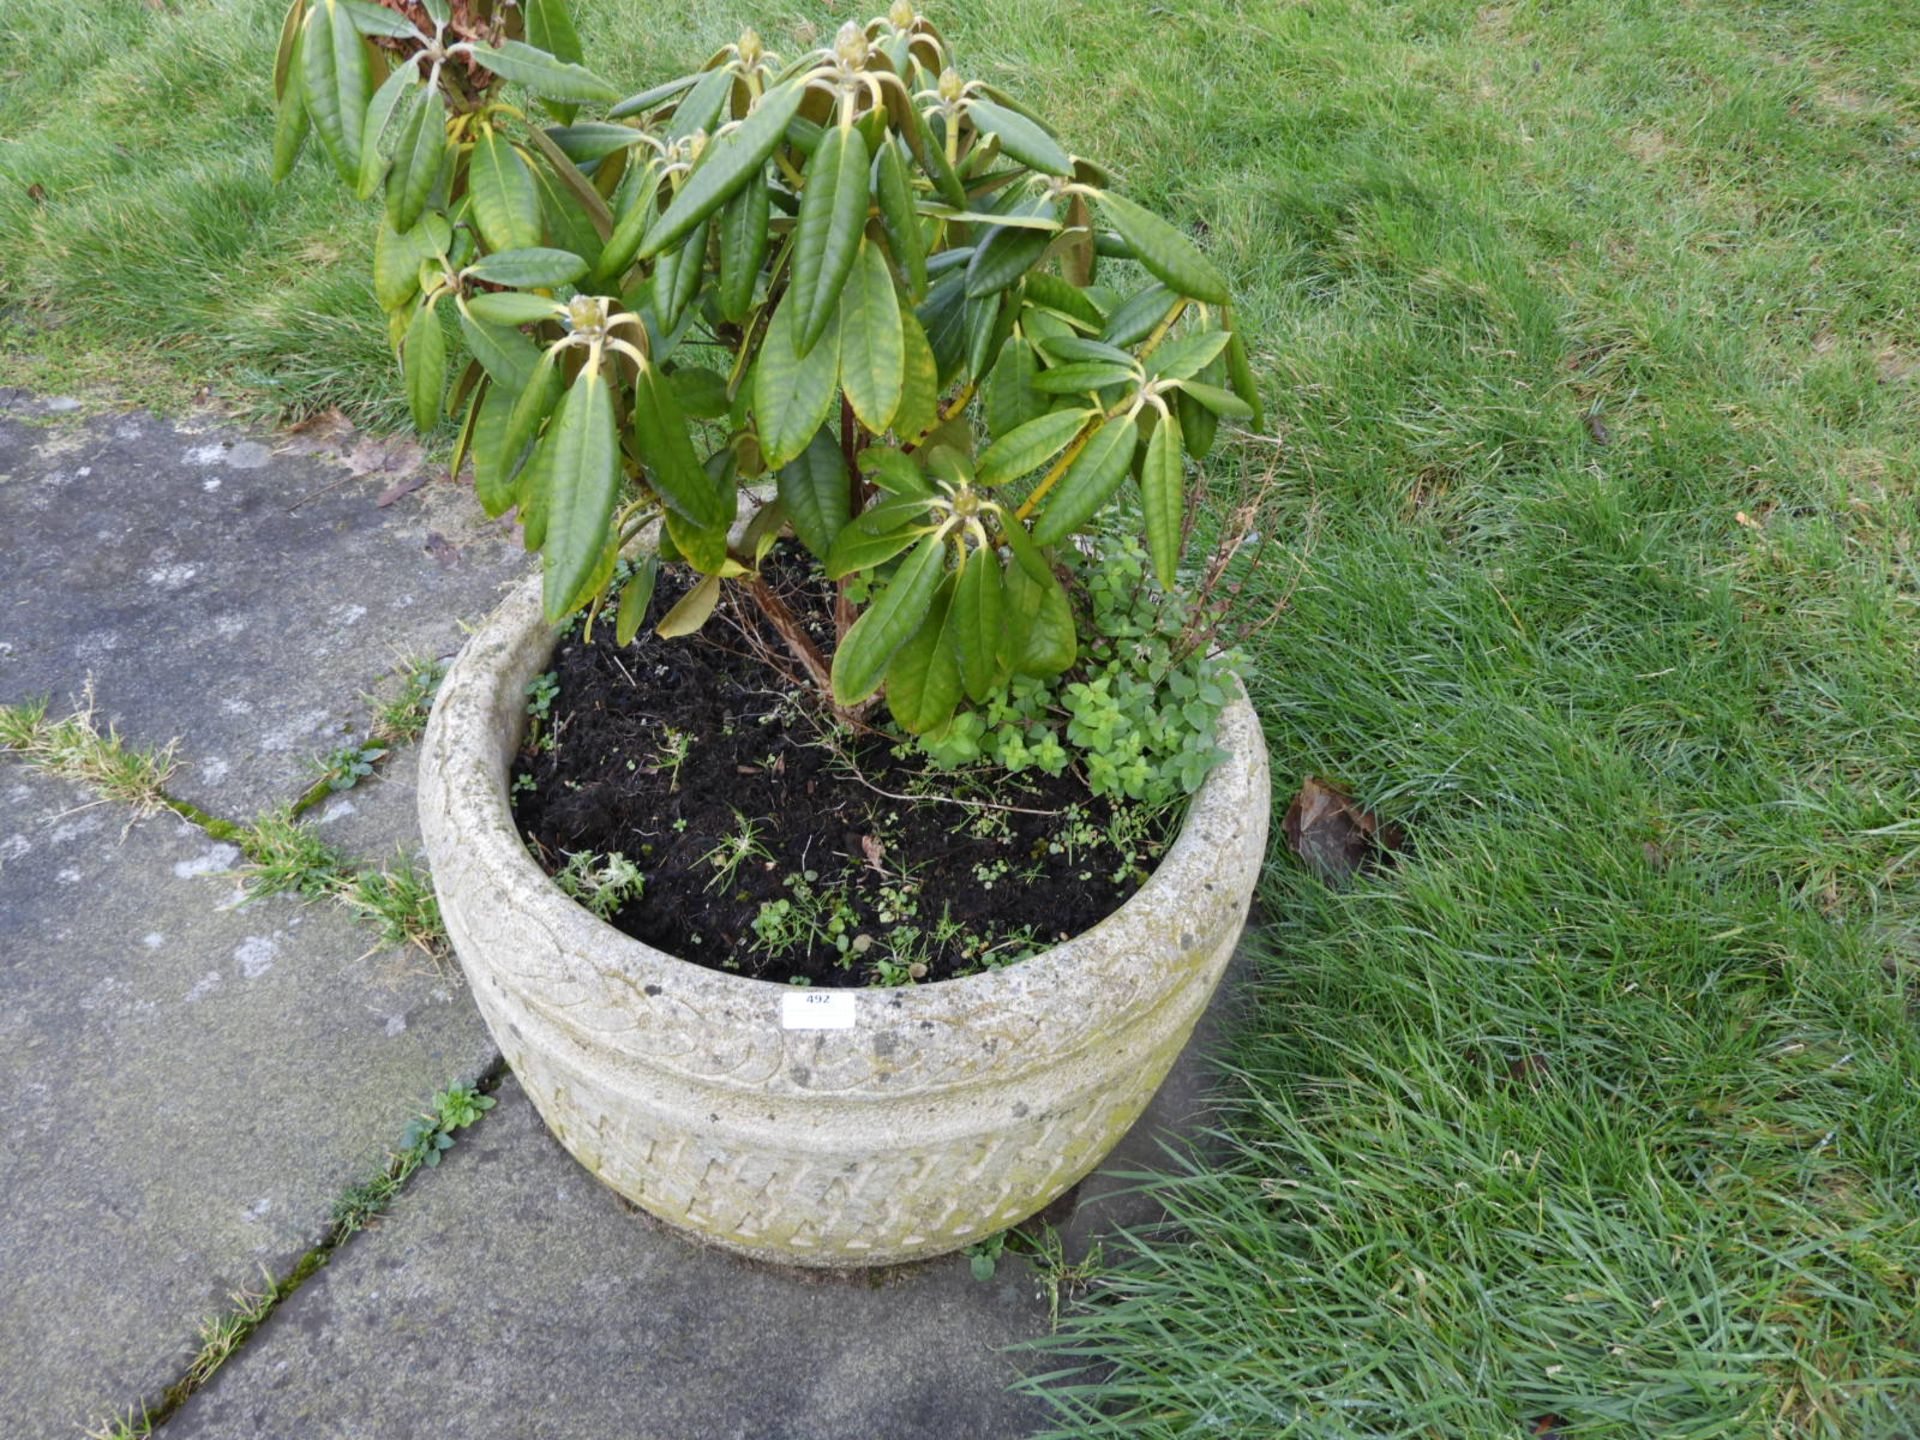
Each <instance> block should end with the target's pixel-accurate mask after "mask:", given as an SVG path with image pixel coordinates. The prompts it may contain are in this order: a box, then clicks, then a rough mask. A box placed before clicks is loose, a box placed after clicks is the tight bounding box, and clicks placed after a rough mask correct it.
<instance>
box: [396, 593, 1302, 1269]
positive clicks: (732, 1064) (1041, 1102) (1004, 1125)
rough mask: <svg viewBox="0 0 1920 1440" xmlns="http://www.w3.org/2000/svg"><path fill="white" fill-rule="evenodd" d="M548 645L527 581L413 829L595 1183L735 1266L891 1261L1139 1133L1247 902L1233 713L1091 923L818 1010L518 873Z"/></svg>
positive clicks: (936, 1242) (527, 861)
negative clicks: (529, 711) (801, 1008)
mask: <svg viewBox="0 0 1920 1440" xmlns="http://www.w3.org/2000/svg"><path fill="white" fill-rule="evenodd" d="M552 649H553V633H552V631H551V630H550V629H549V628H548V626H547V625H546V623H545V621H544V620H543V618H542V615H541V610H540V584H539V577H538V576H537V575H536V576H534V577H533V578H532V579H530V580H529V581H527V582H526V583H525V584H524V585H522V586H521V587H520V588H519V589H517V590H515V591H514V592H513V593H512V595H510V596H509V598H508V599H507V600H506V602H505V603H504V604H502V605H501V606H500V608H499V609H498V610H497V611H495V612H494V614H493V616H492V617H491V618H490V619H489V620H488V621H487V623H486V624H485V625H484V626H483V627H482V628H481V629H480V630H479V631H478V632H477V633H476V634H475V635H474V636H473V637H472V639H471V640H469V641H468V643H467V646H466V648H465V649H464V650H463V651H462V652H461V655H460V658H459V660H458V661H457V662H456V663H455V664H454V666H453V669H452V671H451V673H449V675H448V676H447V679H446V683H445V684H444V685H443V686H442V687H441V690H440V697H439V700H438V701H437V702H436V703H435V705H434V707H433V717H432V720H431V721H430V722H429V724H428V726H427V733H426V738H425V741H424V742H423V746H422V750H421V758H420V824H421V828H422V830H423V831H424V833H425V837H426V844H427V853H428V856H429V858H430V860H431V862H432V865H433V883H434V889H435V891H436V892H437V893H438V895H439V899H440V909H441V913H442V915H443V916H444V917H445V919H446V924H447V929H448V931H449V932H450V933H451V935H452V937H453V942H454V948H455V950H456V951H457V952H458V954H459V957H460V963H461V965H462V967H463V968H464V969H465V971H466V974H467V979H468V982H469V983H470V985H471V987H472V990H473V995H474V999H475V1000H476V1001H478V1002H479V1006H480V1010H481V1013H482V1014H483V1015H484V1016H485V1017H486V1021H487V1024H488V1026H489V1027H490V1028H491V1029H492V1031H493V1034H494V1038H495V1039H496V1040H498V1041H499V1044H500V1048H501V1050H502V1052H504V1054H505V1055H506V1058H507V1061H508V1063H509V1064H511V1065H512V1066H513V1069H514V1072H515V1073H516V1074H517V1075H518V1076H519V1078H520V1082H521V1084H522V1085H524V1086H525V1087H526V1090H527V1093H528V1094H529V1095H530V1096H532V1097H533V1101H534V1103H535V1104H536V1105H537V1106H538V1107H539V1109H540V1113H541V1114H542V1115H543V1116H544V1117H545V1119H546V1122H547V1124H548V1126H549V1127H550V1128H551V1129H552V1130H553V1133H554V1134H555V1135H556V1136H558V1137H559V1139H560V1141H561V1143H563V1144H564V1145H565V1146H566V1147H567V1149H568V1150H570V1151H572V1152H573V1155H574V1157H575V1158H576V1159H578V1160H579V1161H580V1163H581V1164H582V1165H585V1166H586V1167H587V1168H588V1169H589V1170H591V1171H593V1172H594V1173H595V1174H596V1175H598V1176H599V1177H600V1178H601V1179H602V1180H604V1181H606V1183H607V1184H609V1185H611V1186H612V1187H613V1188H614V1189H615V1190H618V1191H619V1192H620V1193H621V1194H622V1195H624V1196H626V1197H627V1198H628V1199H629V1200H631V1201H633V1202H634V1203H635V1204H636V1205H639V1206H641V1207H642V1208H643V1209H646V1210H648V1211H650V1212H651V1213H653V1214H654V1215H657V1216H659V1217H660V1218H661V1219H663V1220H665V1221H667V1222H669V1223H670V1224H673V1225H676V1226H679V1227H682V1228H683V1229H686V1230H689V1231H692V1232H694V1233H695V1234H697V1235H699V1236H700V1237H701V1238H703V1239H706V1240H709V1241H712V1242H714V1243H715V1244H718V1245H722V1246H725V1247H726V1248H728V1249H731V1250H736V1251H739V1252H741V1253H743V1254H747V1255H752V1256H756V1257H759V1258H761V1259H767V1260H776V1261H780V1262H783V1263H786V1264H792V1265H814V1266H854V1265H879V1264H888V1263H894V1262H898V1261H904V1260H915V1259H921V1258H924V1257H926V1256H929V1255H937V1254H939V1253H941V1252H942V1251H946V1250H953V1249H957V1248H959V1247H961V1246H965V1245H968V1244H970V1243H972V1242H973V1241H975V1240H978V1239H980V1238H981V1237H982V1236H985V1235H989V1234H992V1233H993V1232H994V1231H997V1230H1001V1229H1004V1228H1005V1227H1007V1226H1009V1225H1012V1224H1014V1223H1016V1222H1017V1221H1019V1220H1022V1219H1024V1218H1025V1217H1026V1216H1028V1215H1031V1214H1032V1213H1033V1212H1034V1211H1036V1210H1038V1209H1040V1208H1041V1207H1042V1206H1044V1205H1046V1204H1047V1203H1048V1202H1049V1201H1050V1200H1052V1199H1054V1198H1055V1197H1056V1196H1058V1195H1059V1194H1060V1193H1061V1192H1062V1191H1064V1190H1066V1189H1067V1188H1068V1187H1069V1186H1070V1185H1072V1184H1073V1183H1074V1182H1075V1181H1077V1180H1078V1179H1080V1177H1081V1176H1083V1175H1085V1174H1086V1173H1087V1171H1089V1170H1090V1169H1092V1168H1093V1166H1094V1165H1095V1164H1097V1163H1098V1162H1099V1160H1100V1158H1101V1157H1102V1156H1103V1155H1105V1154H1106V1152H1107V1151H1108V1150H1109V1149H1110V1148H1111V1147H1112V1146H1113V1145H1114V1143H1115V1142H1116V1141H1118V1140H1119V1139H1120V1137H1121V1136H1122V1135H1124V1134H1125V1133H1126V1131H1127V1129H1128V1127H1129V1126H1131V1125H1132V1124H1133V1122H1134V1120H1135V1119H1136V1118H1137V1117H1138V1116H1139V1114H1140V1112H1141V1110H1142V1109H1144V1108H1145V1106H1146V1104H1147V1102H1148V1100H1150V1099H1151V1098H1152V1097H1153V1093H1154V1091H1155V1090H1157V1089H1158V1088H1159V1086H1160V1082H1161V1080H1162V1079H1164V1078H1165V1076H1166V1073H1167V1070H1168V1069H1169V1067H1171V1065H1172V1064H1173V1061H1174V1058H1175V1056H1177V1055H1178V1054H1179V1052H1180V1050H1181V1048H1182V1046H1184V1045H1185V1044H1186V1041H1187V1036H1188V1034H1189V1033H1190V1032H1191V1030H1192V1029H1193V1025H1194V1022H1195V1020H1197V1019H1198V1018H1199V1016H1200V1013H1201V1011H1202V1010H1203V1009H1204V1008H1205V1007H1206V1004H1207V1001H1208V999H1209V997H1210V996H1211V995H1212V993H1213V989H1214V986H1215V985H1216V984H1217V983H1218V982H1219V979H1220V975H1221V972H1222V970H1223V969H1224V968H1225V966H1226V963H1227V960H1228V958H1229V957H1230V956H1231V954H1232V952H1233V948H1234V945H1235V943H1236V941H1237V940H1238V939H1239V936H1240V932H1241V929H1242V927H1243V925H1244V924H1245V921H1246V915H1247V907H1248V904H1249V903H1250V901H1251V899H1252V895H1253V887H1254V881H1255V877H1256V876H1257V875H1258V873H1259V868H1260V864H1261V859H1262V856H1263V853H1264V850H1265V846H1266V837H1267V810H1268V800H1269V796H1268V783H1267V754H1266V745H1265V743H1264V741H1263V739H1262V737H1261V734H1260V723H1259V721H1258V720H1257V719H1256V718H1255V716H1254V713H1253V708H1252V706H1250V705H1249V704H1248V703H1247V702H1246V700H1245V699H1244V698H1242V699H1240V700H1238V701H1236V702H1235V703H1234V704H1233V705H1231V706H1230V707H1229V708H1228V710H1227V711H1226V713H1225V714H1224V715H1223V716H1222V718H1221V722H1220V743H1221V744H1222V745H1223V746H1224V747H1225V748H1226V749H1227V751H1228V753H1229V756H1230V758H1229V759H1228V760H1227V761H1226V762H1225V763H1223V764H1222V765H1221V766H1220V767H1219V768H1218V769H1217V770H1215V772H1214V773H1213V775H1212V776H1211V777H1210V778H1209V779H1208V780H1207V782H1206V784H1205V785H1204V786H1203V787H1202V789H1201V791H1200V793H1199V794H1198V795H1197V796H1196V797H1195V798H1194V802H1193V805H1192V807H1191V810H1190V812H1189V815H1188V818H1187V822H1186V825H1185V827H1184V828H1183V829H1182V830H1181V833H1180V835H1179V838H1178V839H1177V840H1176V841H1175V843H1174V845H1173V847H1172V848H1171V849H1170V850H1169V852H1168V854H1167V856H1166V858H1165V859H1164V860H1163V861H1162V862H1161V864H1160V867H1159V869H1158V870H1157V871H1156V872H1155V874H1154V876H1153V878H1152V879H1151V880H1150V881H1148V883H1147V884H1146V885H1145V886H1143V887H1142V888H1141V890H1140V892H1139V893H1138V894H1137V895H1135V896H1134V897H1133V899H1131V900H1129V901H1128V902H1127V903H1126V904H1125V905H1124V906H1122V907H1121V908H1120V909H1119V910H1118V911H1117V912H1115V913H1114V914H1113V915H1111V916H1109V917H1108V918H1107V919H1106V920H1104V921H1102V922H1101V923H1100V924H1099V925H1097V926H1095V927H1094V928H1093V929H1092V930H1089V931H1088V932H1086V933H1085V934H1083V935H1079V936H1076V937H1075V938H1074V939H1072V940H1069V941H1066V942H1065V943H1063V944H1061V945H1059V946H1057V947H1055V948H1054V949H1052V950H1049V951H1047V952H1046V953H1045V954H1042V955H1038V956H1035V957H1034V958H1033V959H1030V960H1026V961H1023V962H1021V963H1020V964H1018V965H1014V966H1011V967H1009V968H1008V969H1005V970H1001V971H996V972H993V973H990V974H984V975H975V976H970V977H968V978H966V979H963V980H950V981H943V982H941V983H938V984H932V985H922V986H914V987H908V988H903V989H889V990H861V991H837V992H807V991H796V990H794V989H793V988H791V987H788V986H783V985H776V984H773V983H770V982H768V981H763V980H747V979H742V978H740V977H738V976H733V975H728V974H725V973H723V972H720V971H715V970H708V969H705V968H703V967H701V966H698V965H691V964H688V963H687V962H685V961H683V960H677V959H675V958H674V957H673V956H671V955H667V954H664V953H662V952H661V951H658V950H655V949H653V948H652V947H650V946H647V945H643V944H641V943H639V942H638V941H636V940H633V939H631V938H629V937H628V936H626V935H623V934H621V933H620V932H619V931H617V930H615V929H614V928H613V927H612V926H610V925H606V924H603V923H602V922H601V921H599V920H596V919H595V918H594V917H593V916H592V915H590V914H588V913H587V912H586V911H585V910H583V909H581V908H580V907H579V906H578V905H576V904H575V903H574V902H573V901H572V900H570V899H568V898H567V897H566V896H565V895H563V894H562V893H561V892H560V891H559V890H558V889H557V888H556V887H555V886H554V885H553V883H552V881H550V880H549V879H548V878H547V876H546V874H545V873H544V872H543V871H542V870H541V869H540V867H539V866H538V865H537V864H536V863H535V862H534V861H533V859H532V858H531V857H530V856H529V855H528V854H527V851H526V848H525V846H524V844H523V843H522V841H521V838H520V834H519V832H518V830H517V829H516V827H515V825H514V822H513V816H512V813H511V812H510V810H509V808H508V804H507V780H508V772H509V769H510V767H511V765H512V761H513V757H514V754H515V751H516V749H517V747H518V744H519V739H520V736H521V734H522V733H523V727H524V725H525V723H526V687H527V684H528V682H529V681H530V680H531V679H532V678H533V677H534V676H535V675H537V674H539V673H540V672H541V671H542V670H543V669H545V668H546V665H547V661H548V658H549V656H550V655H551V653H552ZM808 995H811V996H813V997H814V998H813V1000H812V1001H811V1003H812V1004H813V1005H816V1006H820V1007H821V1008H823V1009H828V1010H831V1009H833V1008H835V1007H838V1009H839V1010H840V1011H842V1012H849V1011H850V1012H851V1024H849V1025H847V1026H846V1027H845V1028H789V1024H790V1023H791V1022H793V1021H796V1020H799V1021H804V1022H806V1023H808V1024H813V1023H817V1022H816V1021H815V1020H814V1017H811V1016H795V1015H792V1014H790V1013H789V1012H790V1011H791V1010H793V1009H794V1008H795V1006H796V1005H797V1004H799V1003H800V997H803V996H808ZM828 995H832V996H834V997H837V998H835V999H833V1000H831V1001H828V1000H825V998H824V997H826V996H828ZM827 1018H829V1019H835V1020H841V1019H846V1018H848V1017H847V1015H846V1014H845V1013H841V1014H838V1015H829V1016H828V1017H827Z"/></svg>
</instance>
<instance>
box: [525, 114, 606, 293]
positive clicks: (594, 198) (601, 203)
mask: <svg viewBox="0 0 1920 1440" xmlns="http://www.w3.org/2000/svg"><path fill="white" fill-rule="evenodd" d="M529 135H530V136H531V138H532V140H533V148H534V149H536V150H538V151H539V152H540V158H541V159H543V160H545V161H546V162H547V163H546V165H545V166H544V167H541V168H538V169H536V170H535V171H534V183H535V184H536V185H541V186H542V188H543V189H545V188H548V187H557V189H558V190H560V191H561V192H564V194H565V195H566V197H567V199H568V200H570V201H571V202H572V204H571V206H570V208H571V209H574V210H576V211H578V212H579V214H580V215H581V216H582V217H583V218H584V219H585V221H586V223H587V225H588V226H589V227H590V228H591V230H592V231H593V247H594V248H593V250H592V252H591V253H590V252H589V251H588V250H586V249H584V248H582V247H580V246H577V245H568V246H567V247H566V248H567V249H569V250H576V251H578V252H579V253H580V254H582V255H587V256H588V258H589V259H591V260H594V261H596V262H597V261H598V260H599V258H600V256H599V246H600V245H602V244H604V243H605V241H606V238H607V237H608V236H609V235H611V234H612V233H613V212H612V211H611V210H609V209H608V208H607V202H606V198H605V197H604V196H602V195H601V193H600V192H599V191H598V190H597V189H595V188H594V184H593V181H592V180H590V179H588V178H587V176H586V175H585V174H584V173H583V172H582V171H581V169H580V167H579V166H578V165H576V164H574V163H573V161H572V160H570V159H568V158H567V152H566V151H564V150H562V149H561V148H560V146H559V144H558V143H557V142H556V141H555V140H554V138H553V136H551V135H549V134H548V133H547V132H546V131H545V130H541V129H537V128H536V129H534V130H531V131H530V132H529Z"/></svg>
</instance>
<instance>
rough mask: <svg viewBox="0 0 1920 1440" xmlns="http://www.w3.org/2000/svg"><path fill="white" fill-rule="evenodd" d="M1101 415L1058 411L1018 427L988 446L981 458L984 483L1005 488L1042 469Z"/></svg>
mask: <svg viewBox="0 0 1920 1440" xmlns="http://www.w3.org/2000/svg"><path fill="white" fill-rule="evenodd" d="M1097 413H1099V412H1097V411H1094V410H1082V409H1068V410H1055V411H1053V412H1051V413H1050V414H1046V415H1042V416H1041V417H1040V418H1039V419H1037V420H1029V421H1028V422H1027V423H1026V424H1024V425H1020V426H1016V427H1015V428H1014V429H1012V430H1009V431H1008V432H1007V433H1006V434H1005V435H1002V436H1001V437H1000V438H999V439H998V440H995V441H994V442H993V444H991V445H989V446H988V447H987V450H986V453H985V454H984V455H982V456H981V457H980V483H981V484H982V485H1002V484H1005V483H1006V482H1007V481H1009V480H1014V479H1018V478H1019V477H1020V476H1022V475H1025V474H1026V473H1027V472H1028V471H1029V470H1035V469H1038V468H1039V467H1040V466H1042V465H1044V464H1046V463H1047V462H1048V461H1049V460H1051V459H1053V457H1054V456H1056V455H1058V454H1059V453H1060V452H1061V451H1062V450H1064V449H1066V448H1067V446H1068V445H1069V444H1070V443H1071V442H1072V440H1073V437H1074V436H1076V435H1078V434H1079V433H1080V430H1081V427H1082V426H1084V425H1085V424H1086V423H1087V421H1088V420H1089V419H1090V418H1091V417H1092V416H1094V415H1095V414H1097Z"/></svg>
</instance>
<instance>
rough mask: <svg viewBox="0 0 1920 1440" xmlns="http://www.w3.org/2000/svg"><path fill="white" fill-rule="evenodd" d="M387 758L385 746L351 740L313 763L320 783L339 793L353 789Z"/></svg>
mask: <svg viewBox="0 0 1920 1440" xmlns="http://www.w3.org/2000/svg"><path fill="white" fill-rule="evenodd" d="M386 758H387V751H386V747H385V746H382V745H360V744H355V743H353V742H351V741H349V742H348V743H347V744H345V745H342V746H341V747H340V748H339V749H337V750H332V751H329V752H328V753H327V754H325V755H322V756H320V757H319V758H318V759H316V760H314V761H312V762H311V763H312V765H313V767H314V768H315V769H316V770H318V771H319V772H320V783H322V784H324V785H325V786H326V788H327V789H328V790H329V791H332V792H334V793H336V794H337V793H338V792H339V791H342V790H351V789H353V787H354V786H356V785H358V784H359V783H360V782H361V781H362V780H365V779H366V778H367V777H368V776H369V775H371V774H373V767H374V766H375V765H378V764H379V763H380V762H381V761H382V760H384V759H386Z"/></svg>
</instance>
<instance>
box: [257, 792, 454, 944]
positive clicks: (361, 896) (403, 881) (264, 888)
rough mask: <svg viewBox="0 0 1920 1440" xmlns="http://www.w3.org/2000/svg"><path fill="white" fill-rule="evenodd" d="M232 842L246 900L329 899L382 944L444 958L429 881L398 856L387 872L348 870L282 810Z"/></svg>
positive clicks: (443, 935)
mask: <svg viewBox="0 0 1920 1440" xmlns="http://www.w3.org/2000/svg"><path fill="white" fill-rule="evenodd" d="M234 839H235V843H237V844H238V845H239V846H240V849H241V852H242V853H243V854H244V855H245V856H246V861H245V863H244V864H242V865H241V866H240V867H239V868H238V871H237V873H238V874H239V876H240V878H241V882H242V883H243V884H244V885H245V886H246V889H247V893H248V894H249V895H250V896H253V897H255V898H264V897H266V896H268V895H289V894H290V895H299V896H301V897H302V898H303V899H307V900H322V899H327V898H329V897H331V898H332V899H335V900H338V901H339V902H340V903H341V904H342V905H344V906H346V907H347V909H349V910H351V911H352V912H353V913H354V915H355V916H356V917H358V918H359V919H362V920H365V921H368V922H369V923H371V924H372V925H373V926H374V928H375V930H376V932H377V933H378V934H379V937H380V942H381V943H382V944H383V945H411V946H413V947H414V948H415V949H417V950H420V951H422V952H423V953H425V954H427V955H429V956H433V957H436V958H437V957H438V956H440V955H443V954H445V953H446V948H447V932H446V927H445V926H444V925H442V924H441V922H440V902H439V901H438V900H437V899H436V898H435V897H434V893H433V881H432V878H431V877H430V876H429V875H428V874H427V873H426V872H425V871H424V870H422V869H421V868H420V867H419V866H418V865H416V864H415V863H414V862H413V860H412V859H411V858H410V857H408V856H407V855H406V854H405V853H404V852H397V853H396V855H395V858H394V861H393V863H392V864H391V865H388V866H384V867H381V866H366V867H355V866H354V864H353V863H352V862H351V861H350V860H348V859H347V858H346V857H345V856H344V855H342V854H341V853H340V852H339V851H338V850H336V849H334V848H333V847H332V846H331V845H328V844H327V843H326V842H325V841H324V840H322V839H321V838H320V837H319V836H317V835H315V834H314V833H313V831H312V830H311V829H309V828H308V827H307V826H305V825H303V824H301V823H300V821H298V820H296V819H294V818H293V815H292V813H291V812H290V811H287V810H276V811H273V812H272V813H270V814H267V815H264V816H262V817H261V818H260V819H259V820H258V821H256V822H255V823H254V824H253V825H251V826H249V827H248V828H247V829H245V830H243V831H241V832H240V833H239V834H238V835H236V836H235V837H234Z"/></svg>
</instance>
